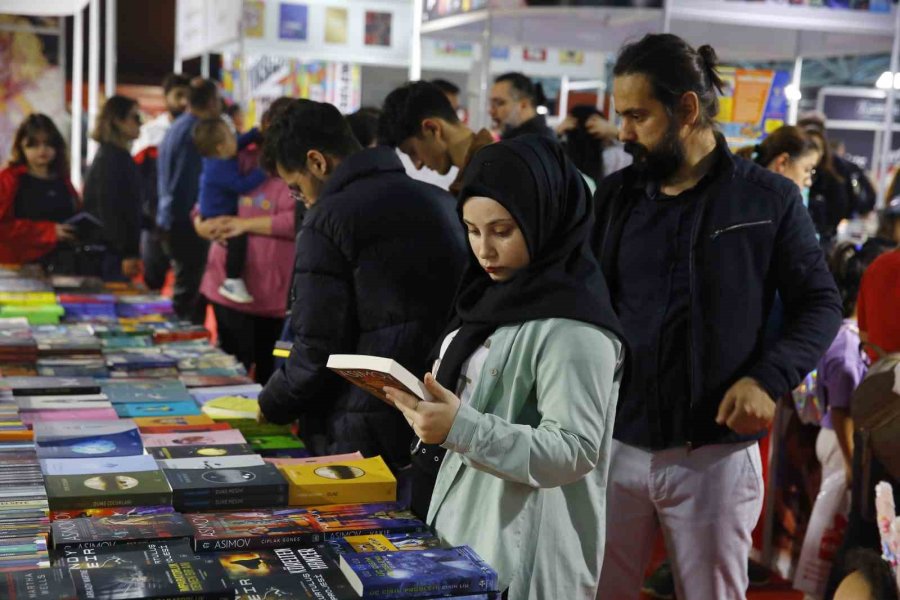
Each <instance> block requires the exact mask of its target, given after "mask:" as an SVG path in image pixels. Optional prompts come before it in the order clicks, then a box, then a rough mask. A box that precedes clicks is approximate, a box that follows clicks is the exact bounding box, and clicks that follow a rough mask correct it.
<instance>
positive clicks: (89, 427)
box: [34, 419, 144, 458]
mask: <svg viewBox="0 0 900 600" xmlns="http://www.w3.org/2000/svg"><path fill="white" fill-rule="evenodd" d="M34 441H35V450H36V451H37V455H38V457H39V458H87V457H97V458H99V457H108V456H132V455H137V454H143V453H144V446H143V444H142V442H141V436H140V433H139V432H138V428H137V425H135V424H134V422H133V421H129V420H126V419H119V420H115V421H113V420H110V421H81V422H63V423H43V422H39V423H35V424H34Z"/></svg>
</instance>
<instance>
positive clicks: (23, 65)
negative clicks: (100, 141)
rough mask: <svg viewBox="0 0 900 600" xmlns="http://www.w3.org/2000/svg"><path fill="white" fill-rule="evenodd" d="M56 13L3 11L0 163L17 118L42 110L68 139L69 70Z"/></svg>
mask: <svg viewBox="0 0 900 600" xmlns="http://www.w3.org/2000/svg"><path fill="white" fill-rule="evenodd" d="M58 28H59V20H58V19H57V18H56V17H50V18H42V17H21V16H16V15H0V106H2V107H3V109H2V110H0V165H2V164H4V163H5V162H6V160H7V159H8V158H9V151H10V148H11V146H12V142H13V138H14V137H15V133H16V129H17V128H18V127H19V123H21V122H22V120H23V119H24V118H25V117H26V116H27V115H29V114H31V113H34V112H41V113H44V114H46V115H47V116H49V117H50V118H51V119H53V121H54V122H55V123H56V126H57V127H58V128H59V129H60V132H61V133H62V135H63V138H65V139H66V142H67V144H68V142H69V137H70V135H71V120H70V119H69V118H68V113H66V110H65V74H64V73H63V72H62V69H61V68H60V65H59V49H60V46H59V44H60V36H59V34H57V33H45V31H47V30H48V29H52V30H58Z"/></svg>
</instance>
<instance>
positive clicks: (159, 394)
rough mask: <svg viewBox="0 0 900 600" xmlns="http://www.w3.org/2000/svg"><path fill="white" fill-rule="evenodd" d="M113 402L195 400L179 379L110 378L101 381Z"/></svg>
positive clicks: (104, 390)
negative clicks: (141, 379)
mask: <svg viewBox="0 0 900 600" xmlns="http://www.w3.org/2000/svg"><path fill="white" fill-rule="evenodd" d="M101 386H102V388H103V393H104V394H106V395H107V396H109V401H110V402H112V403H113V404H126V403H130V402H193V401H194V399H193V398H192V397H191V395H190V394H189V393H188V390H187V387H185V385H184V384H183V383H181V382H180V381H178V380H177V379H157V380H153V381H150V380H147V381H135V380H120V381H116V380H114V379H110V380H108V381H104V382H102V383H101Z"/></svg>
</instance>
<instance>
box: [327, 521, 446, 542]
mask: <svg viewBox="0 0 900 600" xmlns="http://www.w3.org/2000/svg"><path fill="white" fill-rule="evenodd" d="M423 531H428V527H427V526H426V525H425V524H424V523H422V524H420V525H403V526H399V527H386V528H382V529H378V528H375V527H360V528H359V529H346V530H342V531H326V532H324V533H323V534H322V539H323V540H324V541H326V542H327V541H329V540H339V539H342V538H345V537H350V536H354V535H389V534H391V533H422V532H423Z"/></svg>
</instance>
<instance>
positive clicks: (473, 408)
mask: <svg viewBox="0 0 900 600" xmlns="http://www.w3.org/2000/svg"><path fill="white" fill-rule="evenodd" d="M459 210H460V215H461V218H462V220H463V223H464V224H465V226H466V228H467V230H468V238H469V243H470V245H471V248H472V252H471V254H470V255H469V256H470V260H469V265H468V267H467V269H466V272H465V274H464V276H463V282H462V285H461V288H460V292H459V295H458V297H457V301H456V315H455V317H454V319H453V322H452V323H451V325H450V326H449V327H448V329H447V334H446V336H445V338H444V342H443V344H442V347H441V352H440V356H441V358H440V361H439V363H438V364H437V368H436V371H437V374H436V377H433V376H431V375H426V377H425V386H426V388H427V389H428V391H429V392H430V394H431V395H432V396H433V398H430V400H431V401H429V402H418V401H417V400H416V398H414V397H413V396H410V395H408V394H405V393H403V392H400V391H399V390H396V389H393V388H385V391H386V392H387V393H388V397H389V399H390V400H392V401H393V402H394V404H395V405H396V406H397V408H398V409H400V410H401V411H402V412H403V413H404V415H405V416H406V418H407V420H408V421H409V422H410V425H411V426H412V427H413V429H414V430H415V432H416V433H417V434H418V435H419V437H420V438H421V439H422V441H423V442H425V443H429V444H441V445H442V446H443V447H444V448H446V449H447V450H448V452H447V455H446V457H445V459H444V463H443V465H442V466H441V470H440V472H439V474H438V478H437V483H436V485H435V488H434V495H433V497H432V500H431V505H430V508H429V511H428V522H429V523H430V524H432V525H433V526H434V527H435V530H436V531H437V533H438V535H440V536H441V538H442V539H443V540H444V541H445V542H446V543H448V544H452V545H463V544H467V545H469V546H471V547H472V548H474V549H475V551H476V552H477V553H478V554H479V555H481V556H482V557H483V558H484V559H485V560H487V561H488V563H489V564H490V565H491V566H492V567H494V568H495V569H496V570H497V572H498V573H499V576H500V586H501V587H500V589H507V590H508V597H509V598H511V599H516V600H518V599H521V598H566V599H579V598H594V596H595V594H596V587H597V581H598V579H599V576H600V565H601V561H602V556H603V545H604V528H605V518H606V513H605V503H606V499H605V498H606V476H607V470H608V466H609V450H610V445H611V441H612V429H613V422H614V420H615V407H616V400H617V397H618V390H619V381H620V378H621V364H622V359H623V355H624V349H623V343H622V342H621V341H620V340H621V339H622V336H621V333H620V327H619V323H618V320H617V318H616V316H615V314H614V313H613V310H612V307H611V304H610V300H609V294H608V292H607V289H606V283H605V282H604V279H603V276H602V274H601V272H600V268H599V267H598V265H597V263H596V261H595V260H594V257H593V254H592V252H591V251H590V249H589V247H588V243H587V241H588V234H589V232H590V231H591V227H592V223H593V211H592V209H591V204H590V202H589V200H588V197H587V193H586V189H585V184H584V182H583V180H582V179H581V176H580V175H579V173H578V171H577V170H576V169H575V167H574V166H573V165H572V163H571V162H570V161H568V160H567V159H566V158H565V156H564V155H563V153H562V150H561V149H560V148H559V146H558V145H557V144H554V143H552V142H548V141H547V140H545V139H543V138H540V137H538V136H524V137H520V138H516V139H513V140H508V141H504V142H501V143H499V144H493V145H491V146H487V147H485V148H484V149H482V150H480V151H479V152H478V153H477V154H476V155H475V157H474V159H473V161H472V163H471V164H470V166H469V167H468V168H467V169H466V176H465V180H464V185H463V190H462V192H461V194H460V203H459ZM451 390H453V391H455V393H453V391H451Z"/></svg>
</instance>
